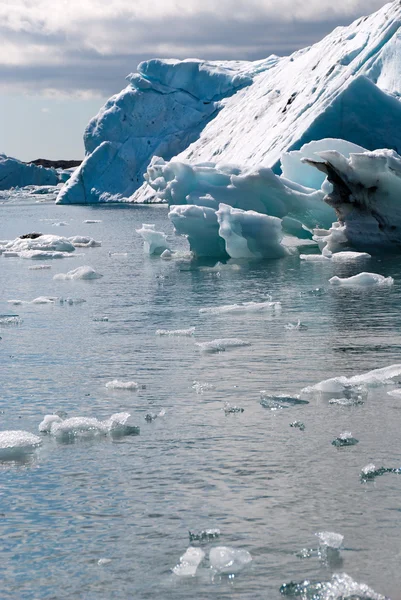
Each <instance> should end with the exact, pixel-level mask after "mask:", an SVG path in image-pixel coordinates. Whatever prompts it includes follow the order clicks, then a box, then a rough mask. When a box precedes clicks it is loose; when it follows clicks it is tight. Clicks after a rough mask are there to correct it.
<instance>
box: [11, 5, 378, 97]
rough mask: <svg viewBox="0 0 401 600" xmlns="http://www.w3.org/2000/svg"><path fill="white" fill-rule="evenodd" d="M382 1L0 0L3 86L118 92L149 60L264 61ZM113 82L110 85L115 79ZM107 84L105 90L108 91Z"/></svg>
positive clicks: (308, 41) (316, 37)
mask: <svg viewBox="0 0 401 600" xmlns="http://www.w3.org/2000/svg"><path fill="white" fill-rule="evenodd" d="M384 4H385V2H384V1H383V0H336V2H332V0H326V1H325V0H309V1H305V0H219V1H218V2H216V0H153V1H152V2H149V0H107V1H105V0H57V1H56V2H54V0H2V1H1V3H0V81H1V84H2V86H3V89H10V88H14V89H15V88H18V87H19V88H24V87H25V89H27V88H32V89H36V90H43V89H49V88H52V89H55V90H60V91H66V92H69V93H76V92H85V93H87V92H90V91H91V90H92V91H99V92H103V93H109V92H110V91H113V90H114V91H116V89H118V88H119V87H121V84H119V85H117V83H116V82H117V80H119V81H121V79H122V78H123V75H124V74H127V73H128V72H130V71H133V70H134V69H135V67H136V63H137V62H138V61H139V60H141V59H143V58H148V57H151V56H175V57H178V58H184V57H186V56H188V57H189V56H199V57H205V58H252V59H254V58H262V57H264V56H267V55H268V54H269V53H270V52H273V51H275V52H278V53H286V52H287V51H291V50H293V49H295V48H296V47H300V46H303V45H307V44H309V43H312V42H314V41H315V40H317V39H319V38H320V37H322V36H323V35H325V34H326V33H328V32H329V31H330V30H331V29H332V28H333V27H334V26H335V25H337V24H345V23H346V22H349V21H350V20H352V19H353V18H354V17H357V16H360V15H362V14H369V13H370V12H373V11H374V10H376V9H377V8H379V7H380V6H382V5H384ZM114 82H115V83H114ZM112 88H113V90H112Z"/></svg>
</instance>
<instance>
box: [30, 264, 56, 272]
mask: <svg viewBox="0 0 401 600" xmlns="http://www.w3.org/2000/svg"><path fill="white" fill-rule="evenodd" d="M45 269H51V265H35V266H34V267H28V270H29V271H44V270H45Z"/></svg>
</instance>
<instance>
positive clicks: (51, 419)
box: [39, 412, 140, 440]
mask: <svg viewBox="0 0 401 600" xmlns="http://www.w3.org/2000/svg"><path fill="white" fill-rule="evenodd" d="M130 416H131V415H130V413H127V412H123V413H115V414H114V415H112V416H111V417H110V418H109V419H106V420H104V421H99V420H98V419H96V418H90V417H70V418H66V419H63V418H62V417H60V416H58V415H46V416H45V418H44V419H43V421H42V422H41V423H40V425H39V431H40V432H41V433H49V434H50V435H53V436H55V437H56V438H58V439H61V440H62V439H67V440H68V439H70V438H77V437H89V438H92V437H97V436H102V435H110V436H112V437H120V436H128V435H138V434H139V433H140V430H139V427H137V426H135V425H130V424H129V423H127V421H128V419H129V418H130Z"/></svg>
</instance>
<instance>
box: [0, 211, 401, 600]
mask: <svg viewBox="0 0 401 600" xmlns="http://www.w3.org/2000/svg"><path fill="white" fill-rule="evenodd" d="M1 211H2V220H1V223H0V239H13V238H14V237H16V236H18V235H21V234H22V233H27V232H30V231H40V232H42V233H55V234H58V235H66V236H72V235H91V236H93V237H94V238H95V239H97V240H101V241H102V246H101V247H99V248H93V249H83V250H79V249H78V250H77V251H76V252H75V256H74V257H73V258H66V259H63V260H53V261H49V263H48V264H51V269H50V270H43V271H35V270H29V267H31V266H33V265H36V264H39V263H38V262H36V261H30V260H23V259H19V258H4V257H0V280H1V288H0V289H1V295H0V312H1V313H6V314H7V313H18V314H19V315H20V317H21V318H22V319H23V322H22V324H21V325H20V326H18V327H2V328H1V330H0V335H1V337H2V339H1V340H0V365H1V395H0V409H1V414H0V419H1V429H2V430H4V429H24V430H27V431H31V432H33V433H36V432H37V427H38V424H39V423H40V421H41V420H42V418H43V416H44V415H45V414H48V413H52V412H54V411H57V410H63V411H65V412H67V413H68V415H69V416H94V417H98V418H107V417H108V416H110V415H111V414H112V413H115V412H119V411H128V412H130V413H131V414H132V415H133V417H134V420H135V422H136V423H137V424H138V425H139V426H140V428H141V433H140V435H139V436H134V437H127V438H123V439H121V440H118V441H112V440H110V439H109V438H102V439H95V440H86V441H76V442H75V443H72V444H62V443H58V442H56V441H55V440H52V439H50V438H48V437H46V438H45V439H44V443H43V446H42V448H41V449H40V450H39V451H38V452H37V453H36V454H35V455H34V457H33V458H32V460H30V461H28V462H27V463H25V464H15V463H4V464H1V465H0V477H1V486H0V517H1V521H0V536H1V545H0V573H1V584H0V590H1V591H0V597H1V598H2V599H3V598H4V599H9V598H10V599H16V598H18V599H32V600H33V599H35V600H39V599H40V600H42V599H62V598H68V599H75V598H84V599H85V600H111V599H128V598H135V599H136V600H142V599H156V598H157V599H160V600H170V599H171V600H172V599H174V600H181V599H182V600H183V599H185V600H187V599H189V598H200V599H205V600H206V599H207V600H209V599H219V600H220V599H223V598H232V599H235V600H240V599H241V600H249V598H252V599H253V600H259V599H260V600H261V599H265V600H266V599H267V600H278V599H279V598H280V597H281V596H280V593H279V588H280V585H281V584H282V583H284V582H289V581H291V580H292V581H301V580H303V579H306V578H310V579H313V580H320V581H326V580H328V579H330V577H331V575H332V573H333V572H334V570H333V569H331V568H330V567H328V566H325V565H324V564H322V563H321V562H320V561H319V560H318V558H316V557H312V558H309V559H304V560H302V559H300V558H298V557H297V556H296V555H295V554H296V553H297V552H299V551H300V550H301V549H302V548H313V547H316V546H317V539H316V537H315V536H314V534H315V532H318V531H322V530H328V531H335V532H338V533H341V534H343V535H344V536H345V539H344V546H345V549H344V551H343V553H342V557H343V564H342V565H340V566H339V567H337V570H339V571H345V572H347V573H348V574H349V575H350V576H352V577H353V578H354V579H356V580H357V581H360V582H366V583H368V584H369V585H370V586H372V587H373V588H374V589H375V590H376V591H377V592H381V593H382V594H387V595H388V596H391V598H393V600H396V599H397V598H400V597H401V593H400V590H401V572H400V570H399V564H400V556H401V518H400V511H401V478H400V477H398V476H397V475H392V474H389V475H385V476H383V477H380V478H378V479H377V480H376V481H375V482H372V483H370V484H362V483H361V482H360V479H359V474H360V470H361V468H362V467H363V466H365V465H366V464H368V463H369V462H374V463H375V464H376V465H377V466H381V465H385V466H389V467H399V466H401V447H400V428H401V400H399V399H397V398H394V397H391V396H388V395H387V393H386V389H385V388H379V389H377V390H374V391H373V392H371V393H370V394H369V397H368V399H367V401H366V402H365V404H364V405H361V406H356V407H352V408H349V407H348V408H347V407H339V406H332V405H329V404H328V402H326V401H311V403H310V404H309V405H305V406H295V407H292V408H289V409H286V410H279V411H269V410H266V409H265V408H263V407H262V406H261V405H260V403H259V399H260V390H268V391H270V392H272V393H288V394H295V393H298V392H299V391H300V389H301V388H302V387H304V386H306V385H311V384H314V383H317V382H318V381H320V380H322V379H326V378H328V377H331V376H336V375H353V374H357V373H362V372H365V371H369V370H371V369H374V368H379V367H384V366H387V365H391V364H394V363H400V362H401V312H400V301H401V259H400V257H394V256H392V257H381V258H380V259H372V261H371V262H370V263H369V265H368V269H367V270H369V271H373V272H378V273H381V274H383V275H386V276H387V275H391V276H393V277H394V279H395V286H394V287H393V288H390V289H388V288H386V289H378V290H374V291H369V292H363V291H361V292H356V291H352V290H344V289H330V288H329V285H328V280H329V278H330V277H331V276H332V275H334V274H337V275H340V276H349V275H354V274H356V273H357V272H359V271H360V270H361V269H360V267H358V266H355V265H354V266H347V265H334V264H330V263H329V264H327V263H301V262H300V261H299V259H298V258H297V257H291V258H287V259H283V260H279V261H271V262H265V263H253V264H252V263H245V264H242V265H240V268H238V269H230V268H228V269H221V270H220V271H219V272H213V271H210V270H204V269H201V268H200V267H202V265H199V264H192V265H191V264H189V263H185V262H180V261H175V260H173V261H163V260H161V259H158V258H150V257H148V256H145V255H144V253H143V250H142V240H141V238H140V237H139V236H138V235H137V234H136V233H135V229H136V228H138V227H140V226H141V224H142V223H155V224H156V228H159V227H160V228H161V229H162V230H164V231H166V232H169V233H170V234H171V236H172V237H171V240H172V245H173V247H174V248H176V249H180V248H181V249H184V248H185V244H186V242H185V241H184V240H182V239H180V238H175V237H173V235H172V229H171V226H170V224H169V222H168V220H167V211H166V209H165V208H164V207H132V206H131V207H130V206H128V207H127V206H122V207H121V206H115V205H114V206H111V205H110V206H99V207H62V206H56V205H53V204H49V203H40V204H36V203H33V202H29V201H28V200H26V201H20V202H18V203H6V204H3V206H2V207H1ZM86 219H100V220H101V221H102V222H101V223H97V224H85V223H84V221H85V220H86ZM61 221H64V222H66V223H67V226H63V227H55V226H53V225H52V223H54V222H61ZM114 252H118V253H126V256H121V255H120V256H113V255H110V254H109V253H114ZM80 265H90V266H92V267H94V268H95V269H96V270H97V271H99V272H100V273H102V274H103V275H104V277H103V278H102V279H99V280H96V281H53V276H54V275H55V274H56V273H60V272H66V271H68V270H71V269H73V268H75V267H78V266H80ZM203 266H204V265H203ZM209 266H210V264H209ZM317 287H320V288H323V289H324V290H325V293H323V294H322V295H321V296H317V297H316V296H313V295H310V294H309V293H308V292H309V291H310V290H312V289H314V288H317ZM268 294H271V295H272V297H273V299H274V300H280V301H281V302H282V306H283V309H282V312H281V313H278V314H276V315H270V314H266V313H265V314H256V315H255V314H248V315H247V314H241V315H235V314H231V315H230V314H223V315H200V314H199V309H200V308H202V307H208V306H219V305H224V304H232V303H235V302H241V301H251V300H253V301H263V300H265V299H266V297H267V295H268ZM41 295H50V296H64V297H67V296H69V297H74V298H77V297H80V298H84V299H85V300H86V303H84V304H80V305H72V306H70V305H59V304H56V305H51V306H48V305H45V306H35V305H22V306H16V307H15V306H11V305H9V304H7V300H10V299H14V298H18V299H22V300H32V299H33V298H36V297H37V296H41ZM98 317H108V321H104V322H99V321H95V320H94V319H95V318H98ZM298 319H301V321H302V322H303V323H305V324H306V325H307V326H308V329H307V330H301V331H288V330H286V329H285V325H286V324H287V323H288V322H296V321H297V320H298ZM188 327H196V331H195V336H194V337H193V338H191V337H190V338H177V337H159V336H156V335H155V332H156V330H157V329H160V328H162V329H183V328H188ZM224 337H227V338H229V337H239V338H242V339H244V340H246V341H249V342H250V343H251V345H250V346H249V347H246V348H238V349H233V350H230V351H226V352H223V353H220V354H201V353H200V351H199V348H198V347H197V346H196V345H195V342H197V341H198V342H199V341H207V340H212V339H214V338H224ZM116 378H117V379H122V380H134V381H137V382H138V383H139V384H140V386H141V389H139V391H138V392H121V391H120V392H117V391H114V392H113V391H111V390H108V389H106V387H105V384H106V382H107V381H110V380H111V379H116ZM194 381H200V382H203V383H209V384H213V385H214V386H215V388H214V389H212V390H209V391H205V392H204V393H203V394H196V393H195V391H194V390H193V389H192V384H193V382H194ZM142 386H146V388H145V387H144V388H143V389H142ZM226 401H228V402H230V403H231V404H234V405H237V406H240V407H243V408H244V409H245V410H244V412H243V413H242V414H230V415H227V416H226V415H225V414H224V411H223V406H224V403H225V402H226ZM162 408H164V409H165V410H166V415H165V416H164V417H160V418H158V419H156V420H155V421H154V422H152V423H147V422H146V421H145V418H144V417H145V415H146V414H147V413H148V412H158V411H159V410H160V409H162ZM295 420H300V421H303V422H304V423H305V427H306V429H305V431H300V430H299V429H294V428H291V427H290V423H291V422H292V421H295ZM344 430H349V431H351V432H352V433H353V435H354V436H355V437H356V438H357V439H359V440H360V443H359V444H358V445H357V446H354V447H350V448H342V449H338V448H335V447H333V446H332V445H331V442H332V440H333V439H334V438H335V437H336V436H337V435H339V434H340V433H341V432H342V431H344ZM206 528H219V529H220V530H221V537H220V538H219V540H218V541H217V542H216V543H214V544H206V545H205V546H204V549H205V550H206V551H208V549H209V548H210V547H211V546H212V545H216V544H219V545H227V546H234V547H236V548H243V549H246V550H248V551H249V552H251V554H252V556H253V562H252V565H251V567H250V568H248V569H246V570H244V571H243V572H242V573H241V574H239V575H238V576H236V577H235V578H234V579H228V578H227V577H222V578H215V579H214V581H213V580H212V579H211V577H210V574H209V572H208V571H207V570H206V569H203V570H201V571H200V573H199V575H198V576H197V577H195V578H190V579H185V580H183V579H179V578H177V577H175V576H173V575H172V573H171V568H172V567H174V565H176V564H177V562H178V561H179V557H180V556H181V555H182V554H183V553H184V552H185V550H186V549H187V547H188V546H189V538H188V530H189V529H190V530H201V529H206ZM102 558H107V559H111V561H110V562H108V563H107V564H105V565H103V566H100V565H98V561H99V560H100V559H102Z"/></svg>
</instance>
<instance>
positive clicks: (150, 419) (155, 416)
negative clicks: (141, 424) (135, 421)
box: [145, 413, 157, 423]
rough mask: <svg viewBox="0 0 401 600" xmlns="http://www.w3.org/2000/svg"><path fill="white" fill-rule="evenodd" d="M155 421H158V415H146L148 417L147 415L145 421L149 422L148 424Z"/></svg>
mask: <svg viewBox="0 0 401 600" xmlns="http://www.w3.org/2000/svg"><path fill="white" fill-rule="evenodd" d="M155 419H157V414H156V413H146V415H145V421H147V422H148V423H151V422H152V421H154V420H155Z"/></svg>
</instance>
